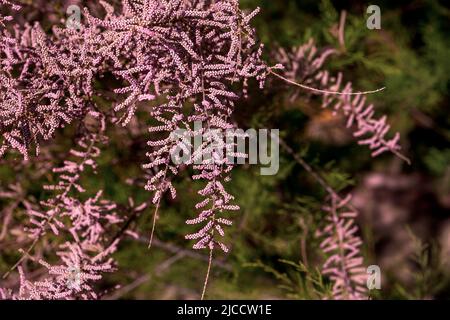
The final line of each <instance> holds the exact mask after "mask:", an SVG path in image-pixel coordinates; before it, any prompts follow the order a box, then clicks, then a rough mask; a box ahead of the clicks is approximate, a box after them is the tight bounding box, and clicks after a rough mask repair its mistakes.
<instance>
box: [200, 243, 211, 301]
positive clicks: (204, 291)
mask: <svg viewBox="0 0 450 320" xmlns="http://www.w3.org/2000/svg"><path fill="white" fill-rule="evenodd" d="M212 261H213V249H212V248H210V249H209V261H208V271H207V272H206V278H205V283H204V284H203V292H202V298H201V300H204V298H205V293H206V287H207V286H208V280H209V274H210V272H211V267H212Z"/></svg>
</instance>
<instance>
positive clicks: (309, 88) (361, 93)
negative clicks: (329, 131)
mask: <svg viewBox="0 0 450 320" xmlns="http://www.w3.org/2000/svg"><path fill="white" fill-rule="evenodd" d="M269 73H271V74H273V75H274V76H275V77H277V78H279V79H281V80H283V81H285V82H287V83H289V84H292V85H294V86H297V87H300V88H303V89H306V90H309V91H313V92H316V93H322V94H334V95H341V96H357V95H365V94H373V93H377V92H381V91H383V90H384V89H386V87H382V88H380V89H377V90H371V91H360V92H339V91H328V90H320V89H317V88H313V87H310V86H307V85H304V84H300V83H297V82H295V81H292V80H289V79H288V78H285V77H283V76H282V75H280V74H278V73H276V72H274V71H273V70H272V69H270V68H269Z"/></svg>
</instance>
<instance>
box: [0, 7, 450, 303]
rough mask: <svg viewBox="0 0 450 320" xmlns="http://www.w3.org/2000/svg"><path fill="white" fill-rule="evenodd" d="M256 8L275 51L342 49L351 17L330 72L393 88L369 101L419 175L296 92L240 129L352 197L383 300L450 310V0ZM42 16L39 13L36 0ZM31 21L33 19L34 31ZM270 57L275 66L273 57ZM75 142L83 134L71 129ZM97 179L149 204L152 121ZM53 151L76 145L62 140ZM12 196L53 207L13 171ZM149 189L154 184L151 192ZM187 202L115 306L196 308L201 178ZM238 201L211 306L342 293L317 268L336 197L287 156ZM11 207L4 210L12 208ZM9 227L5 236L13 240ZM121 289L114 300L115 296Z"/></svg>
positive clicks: (122, 133)
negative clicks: (439, 303) (195, 236)
mask: <svg viewBox="0 0 450 320" xmlns="http://www.w3.org/2000/svg"><path fill="white" fill-rule="evenodd" d="M240 2H241V5H242V6H243V7H245V8H249V9H253V8H255V7H256V6H259V7H261V13H260V14H259V15H258V16H257V17H256V18H255V20H254V24H255V27H256V28H257V30H258V33H259V37H260V39H261V41H262V42H263V43H264V44H265V46H266V49H267V51H268V52H270V50H272V49H275V48H276V47H277V46H281V47H285V48H290V47H293V46H297V45H300V44H303V43H305V42H306V41H308V40H309V39H310V38H313V39H315V41H316V44H317V45H318V46H321V47H326V46H333V47H339V43H338V40H337V38H336V36H335V33H336V28H337V25H338V23H339V18H340V15H341V12H342V11H343V10H345V11H346V13H347V21H346V28H345V48H341V49H340V52H339V54H338V55H336V56H335V57H334V58H333V59H331V60H330V61H329V62H328V63H327V65H326V68H328V69H329V70H331V71H333V72H336V73H337V72H343V73H344V76H345V79H346V80H348V81H352V83H353V86H354V87H355V88H358V89H360V90H371V89H374V88H378V87H382V86H386V90H385V91H383V92H382V93H379V94H376V95H371V96H369V97H368V99H369V100H370V101H371V102H373V103H374V104H375V106H376V110H377V113H378V114H380V115H382V114H387V115H388V118H389V121H390V123H391V124H392V130H393V131H398V132H400V133H401V134H402V140H401V144H402V146H403V152H404V153H405V154H406V155H407V156H408V157H409V158H410V159H411V161H412V164H411V165H408V164H406V163H405V162H403V161H402V160H401V159H398V158H396V157H395V156H393V155H389V154H385V155H383V156H381V157H379V158H376V159H373V158H371V157H370V152H369V151H368V150H366V148H364V147H361V146H358V145H357V143H355V141H354V140H353V139H352V138H351V134H350V132H348V131H347V130H346V129H345V125H344V120H343V119H341V118H340V117H339V116H337V117H335V116H333V115H331V112H330V111H328V110H323V109H321V108H320V105H319V104H315V103H314V101H307V100H302V99H296V100H295V101H292V100H290V99H288V98H287V97H288V96H289V92H286V91H278V90H271V88H268V89H267V90H266V91H265V92H263V93H261V92H258V91H257V88H256V87H255V88H254V89H253V92H255V93H256V94H253V95H251V99H249V100H247V101H241V102H239V104H238V107H237V110H236V114H235V119H236V122H237V123H238V125H239V127H241V128H248V127H254V128H260V127H264V128H276V129H280V131H281V135H282V137H283V138H284V139H285V140H286V141H287V142H288V143H289V145H290V146H291V147H292V148H293V149H294V150H295V151H296V152H298V153H299V154H301V155H302V156H303V157H304V158H305V159H306V160H307V161H308V163H309V164H310V165H312V166H313V167H314V168H315V169H316V170H317V171H319V172H320V173H321V174H322V175H324V176H325V178H326V180H327V181H328V182H329V183H330V184H331V185H332V186H333V187H334V188H335V189H337V190H340V191H341V192H342V193H351V194H353V203H354V204H355V206H356V207H357V208H358V209H359V211H360V216H359V218H358V224H359V226H360V228H361V236H362V238H363V240H364V245H363V254H364V257H365V263H366V264H367V265H371V264H376V265H379V266H380V268H381V270H382V275H383V278H382V289H381V290H376V291H372V292H371V297H372V298H374V299H436V298H438V299H448V298H450V143H449V140H450V112H449V111H450V105H449V92H450V90H449V89H450V7H449V6H448V4H447V5H444V1H438V0H413V1H406V0H405V1H381V0H377V1H375V2H370V3H369V2H365V1H330V0H321V1H318V0H301V1H300V0H297V1H296V0H276V1H274V0H241V1H240ZM31 4H32V2H31ZM370 4H376V5H378V6H380V8H381V18H382V29H381V30H368V29H367V28H366V19H367V17H368V15H367V14H366V9H367V6H368V5H370ZM46 5H48V6H52V8H53V11H54V15H53V16H52V15H50V16H40V14H39V8H38V7H37V8H36V10H34V11H33V13H30V16H29V17H28V18H29V19H30V21H32V20H40V21H48V27H49V25H50V24H51V21H53V20H54V19H56V20H58V19H61V18H62V16H63V15H64V10H63V9H61V8H63V7H64V5H66V3H62V2H61V1H48V2H46ZM28 18H27V19H28ZM267 59H270V56H269V55H268V56H267ZM66 130H68V131H70V130H71V129H70V128H67V129H66ZM110 134H111V135H112V136H113V138H112V139H111V144H110V145H109V146H108V148H106V149H105V150H104V153H103V156H102V158H101V160H100V167H99V169H98V174H97V175H95V176H90V177H88V178H87V179H86V181H85V185H86V186H88V187H89V186H90V187H91V188H92V190H95V189H99V188H102V189H104V190H105V197H106V198H110V199H113V200H115V201H117V202H119V203H127V201H128V197H129V196H130V195H132V196H133V197H134V198H135V199H136V201H137V202H139V201H144V200H146V199H147V198H148V197H149V194H148V193H147V192H145V191H144V190H143V189H142V183H143V179H142V178H139V177H142V175H143V174H142V169H141V168H140V166H139V165H140V164H141V163H144V161H145V143H146V138H147V137H146V135H145V121H141V122H138V121H135V122H133V123H132V125H131V127H130V128H128V129H123V130H114V131H113V132H111V133H110ZM58 139H59V143H58V144H54V146H53V147H52V153H53V154H58V152H61V151H62V150H64V148H67V147H70V143H71V141H65V140H64V135H63V134H62V135H61V136H59V137H58ZM0 177H1V179H0V181H2V184H5V185H6V184H8V183H11V182H14V180H15V179H20V181H21V182H22V185H23V188H24V189H25V190H27V192H29V193H32V194H34V196H35V197H36V198H37V199H39V198H43V197H45V194H43V193H42V191H41V188H40V185H41V184H44V183H45V182H46V179H47V178H48V177H47V176H46V175H40V176H39V177H38V178H39V179H38V181H36V179H35V178H36V177H33V172H32V171H31V172H27V171H23V172H20V173H17V172H12V171H11V170H10V169H9V168H8V167H7V166H4V165H1V167H0ZM140 180H142V181H140ZM176 184H177V186H178V190H179V197H178V199H177V200H175V201H168V200H166V201H165V202H164V204H163V206H162V207H161V210H160V218H159V221H158V225H157V229H156V237H157V240H156V242H155V246H154V247H153V248H152V249H151V250H150V251H149V250H148V249H147V241H148V235H149V233H150V229H151V218H152V210H151V209H150V210H147V211H145V212H144V213H142V214H141V216H140V217H139V219H138V220H137V221H135V222H133V225H132V229H133V230H135V231H136V232H137V233H138V234H139V238H138V239H133V238H132V237H129V238H127V239H125V240H124V241H123V242H122V244H121V246H120V250H119V251H118V252H117V254H116V258H117V260H118V263H119V269H118V271H117V272H116V273H114V274H111V275H108V277H107V278H106V279H105V281H104V283H102V287H104V289H105V295H104V298H110V299H197V298H198V297H199V293H200V292H201V289H202V286H203V280H204V277H205V273H206V268H207V260H208V257H207V255H205V253H204V252H194V251H192V250H191V249H190V243H188V242H187V241H186V240H185V239H184V235H185V234H187V233H189V232H190V231H191V229H190V227H189V226H186V225H185V223H184V221H185V220H186V219H187V218H189V217H192V216H193V215H194V213H193V209H192V208H193V207H194V205H195V203H196V202H197V200H198V198H197V194H196V191H197V190H198V187H199V185H196V184H195V183H192V182H191V181H190V179H189V176H188V174H186V175H182V176H181V178H180V179H178V181H177V182H176ZM229 190H230V191H231V193H232V194H234V195H235V196H236V201H237V203H238V204H239V205H240V206H241V210H240V211H239V212H237V213H236V216H235V217H233V220H234V222H235V223H234V226H233V227H232V228H230V231H229V233H228V235H227V242H228V243H229V244H231V247H232V250H231V252H230V253H229V254H228V255H226V256H224V255H220V256H217V257H216V258H215V262H214V267H213V271H212V275H211V279H210V284H209V288H208V291H207V296H206V297H207V298H210V299H269V298H270V299H285V298H291V299H316V298H320V297H321V295H322V294H323V292H326V291H327V290H329V284H328V283H327V280H326V279H322V278H321V277H320V273H319V272H318V267H320V263H321V262H322V261H323V256H322V254H321V253H320V250H318V244H319V241H318V240H317V238H316V237H315V232H316V230H317V229H318V228H319V227H320V226H321V224H322V223H323V217H324V215H325V213H324V212H323V211H322V210H321V205H322V203H323V202H324V201H325V200H324V199H325V195H326V194H325V192H324V191H323V190H321V188H320V186H318V185H317V184H316V183H315V182H314V180H312V179H311V178H310V177H309V176H308V174H307V173H306V172H305V171H304V170H303V169H302V167H301V166H299V165H298V164H296V163H295V161H294V160H293V159H292V157H291V156H290V155H289V154H286V153H284V152H283V151H282V150H281V163H280V172H279V173H278V174H277V175H276V176H265V177H263V176H260V175H259V168H258V167H257V166H240V167H238V168H236V169H235V170H234V172H233V180H232V182H230V183H229ZM0 208H6V204H5V203H2V207H0ZM0 229H1V228H0ZM13 249H17V248H14V245H13V244H11V243H9V244H8V243H6V244H5V242H2V247H0V251H1V254H0V270H7V269H8V267H9V266H11V265H12V264H13V263H14V261H15V259H17V253H14V252H15V251H14V250H13ZM117 284H119V285H121V287H120V288H119V289H114V286H115V285H117Z"/></svg>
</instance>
